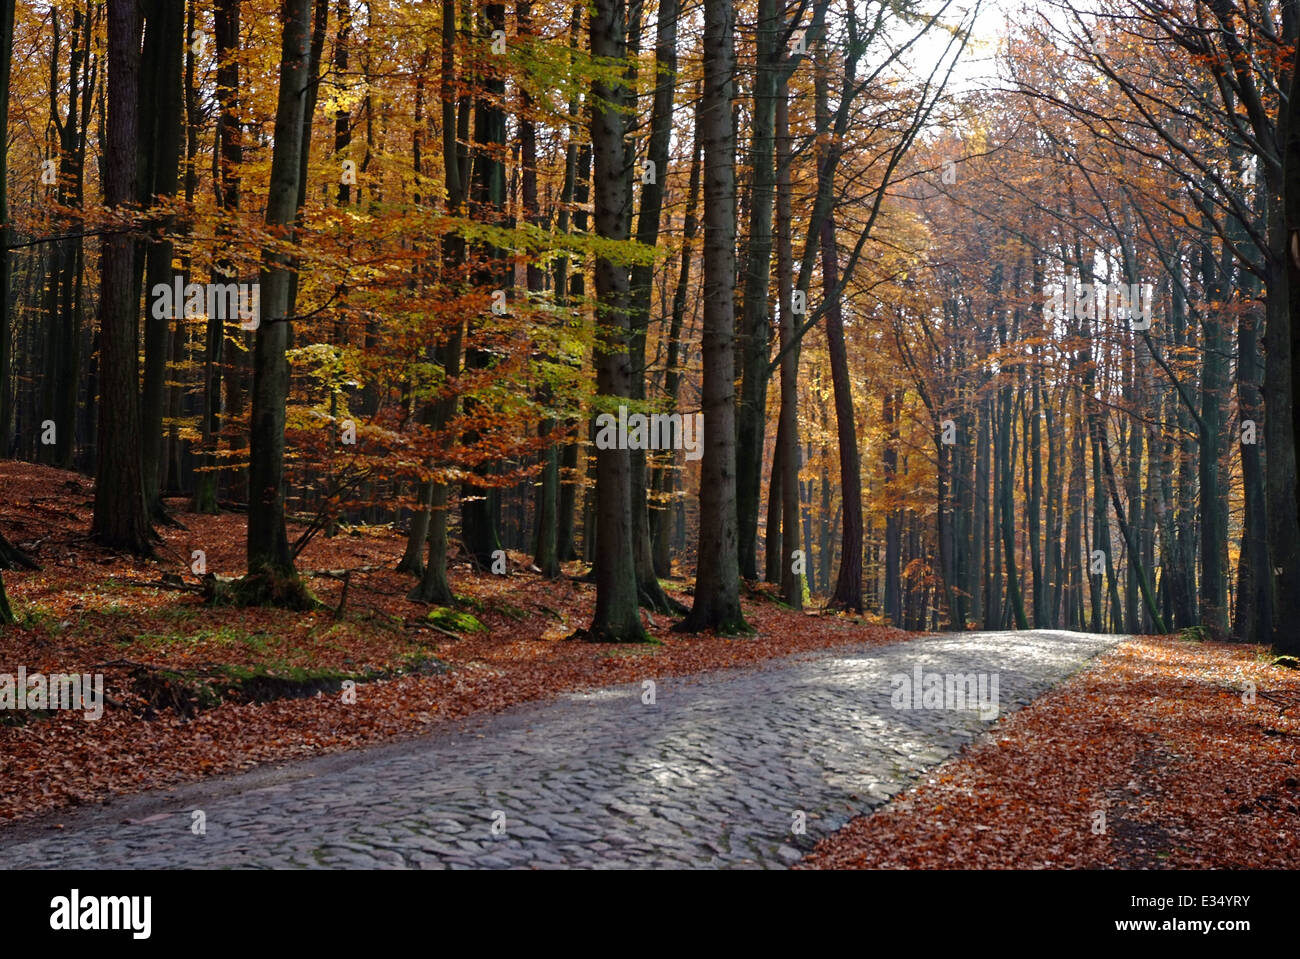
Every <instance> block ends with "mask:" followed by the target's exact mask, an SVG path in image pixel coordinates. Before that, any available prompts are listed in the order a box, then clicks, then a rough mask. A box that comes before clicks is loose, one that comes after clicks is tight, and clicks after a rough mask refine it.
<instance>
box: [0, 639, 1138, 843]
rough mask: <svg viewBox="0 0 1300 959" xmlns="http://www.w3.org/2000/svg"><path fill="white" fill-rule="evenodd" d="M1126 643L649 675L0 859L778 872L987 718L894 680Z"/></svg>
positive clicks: (91, 825)
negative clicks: (935, 704) (921, 701)
mask: <svg viewBox="0 0 1300 959" xmlns="http://www.w3.org/2000/svg"><path fill="white" fill-rule="evenodd" d="M1119 638H1120V637H1114V636H1095V635H1088V634H1082V633H1068V632H1055V631H1033V632H1018V633H966V634H961V635H958V636H935V637H927V638H923V639H917V640H913V641H911V642H907V643H900V644H897V645H892V646H874V647H865V646H864V647H861V648H849V649H839V650H835V651H833V652H825V653H817V654H810V655H804V656H798V657H792V658H789V659H782V660H775V661H771V662H769V663H767V664H765V665H763V666H761V667H755V668H746V669H736V670H723V671H718V672H713V673H706V674H701V675H698V676H692V677H680V678H665V679H656V680H655V683H656V687H655V689H654V694H655V695H654V700H655V701H654V703H653V705H648V704H646V703H644V702H643V699H645V698H647V696H646V692H647V691H646V689H645V687H644V686H643V685H642V684H633V685H629V686H618V687H612V688H608V689H602V690H598V691H595V692H591V693H581V694H568V695H565V696H563V697H560V698H559V699H556V700H551V701H547V702H543V703H534V704H528V705H524V706H520V707H515V708H513V709H510V710H508V711H506V712H503V713H499V714H496V715H492V716H483V717H479V718H470V719H467V720H463V721H460V722H458V723H455V724H453V725H450V726H448V727H445V728H443V729H442V730H440V731H439V732H436V733H433V734H430V735H428V736H425V737H423V738H420V739H417V740H412V741H407V742H403V743H395V744H391V745H385V746H379V747H374V748H371V749H367V750H360V751H354V752H350V753H345V754H341V755H337V756H327V757H322V758H320V759H313V760H308V761H305V762H300V763H294V764H291V765H287V766H283V767H279V768H270V769H264V770H257V771H254V772H251V773H247V774H243V775H240V776H233V777H229V778H225V779H221V780H214V781H210V782H206V783H200V784H196V785H194V786H186V787H182V788H180V789H177V790H175V791H173V792H172V793H170V794H152V795H150V794H146V795H144V796H141V797H137V798H134V799H129V800H124V801H118V802H115V803H113V804H112V805H110V806H106V807H93V808H88V809H83V810H78V811H74V812H65V813H63V814H61V815H60V816H59V817H57V821H59V822H62V823H63V824H64V828H62V829H59V830H57V831H55V830H53V829H51V828H50V825H49V823H50V822H52V821H55V820H51V819H48V818H47V819H45V820H41V821H37V822H33V823H31V824H26V825H23V824H20V825H18V826H11V827H8V828H6V829H0V868H3V869H13V868H30V867H36V868H40V867H56V866H57V867H66V868H101V869H103V868H159V867H180V868H190V867H197V868H228V867H234V868H249V867H273V868H294V867H311V868H319V867H343V868H378V867H382V868H402V867H411V868H434V869H440V868H447V867H450V868H453V869H454V868H473V867H498V868H499V867H512V866H515V867H518V866H523V867H536V868H557V867H601V868H614V867H623V868H647V867H682V866H694V867H741V868H744V867H749V868H754V867H768V868H780V867H784V866H786V865H789V864H791V863H793V862H796V861H798V860H799V859H800V858H801V857H802V856H803V854H804V853H805V852H806V851H808V850H809V849H811V848H812V846H813V845H814V844H815V843H816V842H817V841H818V840H819V839H821V838H822V837H824V836H826V835H828V834H830V833H831V832H834V831H835V830H836V829H838V828H839V827H840V826H841V825H843V824H844V823H845V822H847V821H848V820H849V819H850V818H852V817H853V816H855V815H858V814H860V813H862V812H865V811H867V810H869V809H871V808H874V807H876V806H878V805H880V804H881V803H884V802H886V801H888V799H889V797H890V796H892V795H893V794H894V793H896V792H897V791H898V790H900V789H902V788H903V787H904V786H906V785H907V784H909V783H910V782H911V781H913V780H914V779H915V778H917V776H918V775H920V774H921V772H922V771H924V770H925V769H928V768H930V767H932V766H934V765H936V764H938V763H940V762H942V761H943V760H944V759H945V758H947V757H948V756H949V755H951V754H952V753H953V752H955V751H956V750H957V749H959V748H960V747H961V746H962V745H963V744H964V743H967V742H969V741H971V740H972V739H974V738H975V737H977V736H979V735H980V733H981V731H982V730H984V729H987V728H988V725H989V724H988V723H987V722H985V721H983V720H981V718H980V716H979V715H978V714H977V713H976V712H973V711H970V710H966V711H957V710H953V709H910V710H905V709H896V708H893V707H892V706H891V693H892V692H893V691H894V689H895V688H896V684H894V683H891V676H893V675H895V674H904V675H906V676H907V677H908V678H909V680H911V679H913V678H914V677H915V675H916V673H915V670H916V668H917V667H920V668H921V669H922V670H923V671H924V673H926V674H929V673H943V674H953V673H985V674H994V673H996V674H997V680H998V693H999V704H1000V708H1001V713H1002V714H1003V715H1005V714H1006V713H1008V712H1010V711H1012V710H1014V709H1016V708H1018V707H1020V706H1022V705H1024V704H1025V703H1027V702H1029V701H1030V700H1032V699H1033V698H1034V697H1036V696H1038V695H1039V694H1041V693H1042V692H1044V691H1045V690H1047V689H1048V688H1050V687H1051V686H1053V685H1055V684H1056V683H1057V682H1059V681H1060V680H1062V679H1063V678H1065V677H1066V676H1067V675H1069V674H1070V673H1072V672H1074V671H1075V670H1076V669H1078V668H1079V667H1080V666H1081V665H1083V664H1084V662H1085V661H1086V660H1087V659H1089V658H1091V657H1092V656H1094V655H1096V654H1097V653H1099V652H1101V651H1102V650H1103V649H1105V648H1106V647H1108V646H1110V645H1112V644H1113V643H1115V642H1117V641H1118V640H1119ZM647 678H653V677H652V676H648V677H647ZM195 810H202V812H203V815H204V817H205V820H206V834H204V835H195V834H194V831H193V829H192V825H193V823H194V818H193V813H194V811H195ZM801 820H802V822H803V823H804V825H805V829H804V831H803V832H802V833H800V832H798V831H797V828H796V827H797V826H798V824H799V822H800V821H801Z"/></svg>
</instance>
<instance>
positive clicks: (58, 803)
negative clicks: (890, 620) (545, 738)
mask: <svg viewBox="0 0 1300 959" xmlns="http://www.w3.org/2000/svg"><path fill="white" fill-rule="evenodd" d="M92 505H93V485H92V483H91V482H90V481H89V480H88V479H87V478H85V477H83V476H81V475H79V474H76V473H71V472H64V471H59V470H53V469H49V468H46V467H42V466H35V465H32V464H26V463H15V462H12V461H4V462H0V532H3V533H4V535H5V536H6V537H7V538H8V539H9V541H10V542H11V543H13V544H14V545H15V546H17V547H19V548H20V549H23V550H24V551H26V552H27V553H29V554H31V555H32V556H34V557H35V558H36V560H37V561H39V562H40V563H41V565H42V569H41V571H39V572H25V571H18V572H10V573H7V574H5V585H6V588H7V590H8V593H9V597H10V600H11V602H12V604H13V607H14V612H15V614H16V615H17V616H18V617H19V621H20V622H19V625H18V626H17V627H14V628H9V629H5V630H4V633H3V642H0V674H9V675H16V674H17V672H18V669H19V667H24V668H25V669H26V672H27V675H29V676H30V675H32V674H34V673H36V672H38V671H40V672H42V673H44V674H45V675H49V674H51V673H74V672H76V673H87V674H95V673H100V674H102V675H103V677H104V692H105V695H106V697H107V699H108V701H109V704H108V706H107V707H106V708H105V710H104V713H103V716H102V718H100V719H98V720H94V721H90V720H87V719H86V718H85V717H84V715H83V713H82V712H81V711H68V710H52V711H46V712H22V711H18V712H13V711H0V821H4V820H12V819H16V818H20V817H26V816H29V815H31V814H34V813H38V812H41V811H47V810H52V809H56V808H59V807H67V806H75V805H80V804H85V803H94V802H100V801H103V800H105V799H107V798H108V797H110V796H113V795H119V794H124V793H134V792H139V791H142V790H146V789H154V788H158V787H163V786H171V785H174V784H178V783H183V782H189V781H194V780H197V779H202V778H205V777H209V776H213V775H216V774H220V773H229V772H233V771H237V770H241V769H247V768H249V767H252V766H254V765H258V764H262V763H270V762H281V761H285V760H289V759H297V758H302V757H305V756H314V755H320V754H324V753H328V752H333V751H337V750H344V749H350V748H355V747H358V746H363V745H370V744H374V743H378V742H381V741H385V740H389V739H394V738H402V737H407V736H412V735H415V734H418V733H421V732H427V731H428V730H429V729H431V728H433V727H434V726H436V725H437V724H439V723H444V722H447V721H450V720H455V719H458V718H460V717H464V716H467V715H469V714H471V713H476V712H480V711H496V710H500V709H503V708H505V707H507V706H511V705H514V704H517V703H523V702H527V701H530V700H536V699H541V698H545V697H549V696H554V695H556V694H557V693H560V692H564V691H568V690H580V689H590V688H598V687H604V686H609V685H611V684H617V683H627V682H632V681H640V680H642V678H643V677H645V676H646V675H647V673H648V672H649V673H652V674H653V675H655V676H656V677H660V676H679V675H684V674H688V673H695V672H699V671H702V670H710V669H718V668H723V667H730V666H743V665H747V664H752V663H757V662H760V661H762V660H765V659H769V658H771V657H776V656H785V655H789V654H791V653H796V652H801V651H809V650H817V649H825V648H829V647H835V646H842V645H847V644H861V643H871V644H877V643H878V644H886V643H896V642H899V641H901V640H906V639H909V638H910V636H911V634H908V633H904V632H902V631H900V630H896V629H892V628H889V627H885V626H880V625H874V624H872V623H870V622H867V621H866V620H863V619H861V618H851V617H845V616H839V615H816V614H814V613H798V612H795V611H793V610H790V609H788V608H787V607H784V606H782V605H781V604H779V603H777V602H775V601H773V600H772V599H770V598H768V596H767V595H765V594H763V593H761V592H753V593H751V594H750V595H748V596H746V597H745V599H744V606H745V615H746V617H747V619H748V622H749V623H750V625H751V626H753V627H754V628H755V629H756V630H757V632H756V634H755V635H754V636H750V637H743V638H737V639H729V638H721V637H715V636H712V635H708V634H702V635H698V636H689V635H680V634H675V633H672V632H670V631H669V627H670V626H671V625H672V622H673V619H672V618H670V617H666V616H655V617H653V624H652V625H649V626H648V632H649V633H650V634H651V636H653V637H654V639H655V640H656V641H657V643H656V644H637V645H598V644H591V643H586V642H582V641H580V640H570V639H569V638H568V637H570V636H571V635H572V634H573V633H574V632H575V631H576V630H578V629H580V628H583V627H585V626H587V625H588V624H589V623H590V620H591V614H592V610H593V608H594V605H595V587H594V586H593V585H591V584H589V583H583V582H580V581H578V580H576V579H574V578H571V576H566V578H564V579H561V580H559V581H556V582H550V581H546V580H543V579H542V578H541V577H540V576H538V575H536V574H535V573H532V572H529V571H527V568H526V563H527V562H529V559H528V557H526V556H524V555H522V554H514V553H512V554H510V565H511V568H512V572H511V573H510V574H509V575H505V576H494V575H491V574H483V573H478V572H476V571H475V570H474V569H473V567H472V566H471V565H470V564H469V563H453V564H452V568H451V576H450V578H451V581H452V586H453V590H454V591H455V592H456V594H457V597H458V599H459V600H460V603H459V604H458V607H457V609H455V610H436V609H435V610H432V611H431V610H430V608H429V607H428V606H425V605H422V604H416V603H412V602H409V601H407V600H406V598H405V596H406V593H407V591H408V590H409V589H410V587H411V585H412V579H411V577H410V576H408V575H406V574H401V573H397V572H395V571H394V569H393V567H394V566H395V565H396V563H397V561H398V559H399V558H400V556H401V553H402V549H403V545H404V537H403V536H402V535H401V534H400V533H399V532H397V531H395V530H394V529H392V528H390V527H378V528H350V529H346V530H344V531H343V532H342V533H341V534H340V535H337V536H334V537H330V538H327V537H325V536H323V535H322V536H318V537H316V538H315V539H314V540H313V541H312V542H311V543H310V544H308V546H307V547H306V549H305V550H304V551H303V553H302V554H301V555H300V556H299V558H298V562H297V566H298V569H299V570H300V571H302V572H304V573H305V574H307V581H308V583H309V586H310V588H311V590H312V592H313V593H314V595H315V596H316V597H317V598H318V599H320V600H321V602H322V603H323V604H324V605H323V607H322V608H321V609H319V610H317V611H314V612H309V613H300V612H293V611H289V610H277V609H232V608H229V607H213V606H209V605H206V604H205V602H204V600H203V599H202V597H201V596H200V595H198V594H197V593H195V592H191V591H189V590H190V589H193V588H196V587H197V586H198V577H197V576H195V575H194V574H193V573H192V571H191V563H192V562H193V558H192V557H193V554H194V551H196V550H202V551H203V553H204V554H205V561H206V568H207V571H208V572H210V573H214V574H217V575H226V576H235V575H238V574H239V573H240V572H242V564H243V559H244V529H245V518H244V516H243V515H242V514H239V513H225V514H222V515H220V516H202V515H198V514H193V513H189V512H186V511H185V509H184V507H185V506H186V504H185V503H184V502H183V501H180V500H171V501H169V502H168V506H169V508H170V509H171V510H173V511H174V512H173V515H174V517H175V519H176V520H177V521H178V522H179V523H180V524H182V525H181V526H179V527H175V528H169V527H159V530H158V531H159V533H160V535H161V536H162V540H163V542H162V543H160V544H159V546H158V554H159V557H160V558H159V560H158V561H157V562H150V561H144V560H138V559H134V558H131V557H127V556H121V555H117V554H113V553H110V552H107V551H105V550H102V549H100V548H99V547H97V546H95V545H94V544H92V543H90V542H89V540H88V538H87V534H88V531H89V529H90V523H91V513H92ZM298 528H299V527H297V525H296V524H291V525H290V529H289V536H290V539H291V540H292V539H293V538H294V536H295V535H296V534H297V531H298ZM342 570H358V572H355V573H353V575H352V576H351V577H350V583H349V587H348V598H347V601H346V604H345V605H344V608H343V611H342V615H337V610H338V606H339V601H340V598H341V596H342V591H343V582H342V581H341V580H340V579H338V578H335V576H334V575H333V574H335V573H337V572H338V571H342ZM567 572H568V573H569V574H571V575H573V574H579V573H580V572H581V567H580V566H579V565H577V564H571V565H570V566H569V567H568V568H567ZM313 573H317V574H320V573H325V574H327V575H312V574H313ZM164 575H166V576H168V580H167V581H165V582H164V581H163V577H164ZM664 585H665V587H666V588H667V589H668V590H669V592H670V594H672V595H675V597H676V598H677V599H678V600H679V601H680V602H683V603H684V604H686V605H689V604H690V597H689V595H687V594H686V593H685V592H683V590H684V588H685V587H686V586H687V584H686V583H684V582H667V581H666V582H665V583H664ZM431 613H432V615H433V616H434V617H435V619H434V620H433V621H432V622H431V621H430V619H429V617H430V614H431ZM434 626H437V627H439V628H433V627H434ZM348 680H351V681H353V682H354V683H356V687H355V689H354V690H353V691H354V692H355V693H356V696H357V698H358V699H359V700H360V701H361V702H363V703H364V706H365V708H358V707H356V706H354V705H349V704H348V703H346V702H345V701H344V700H345V698H346V693H345V691H344V683H345V682H346V681H348Z"/></svg>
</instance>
